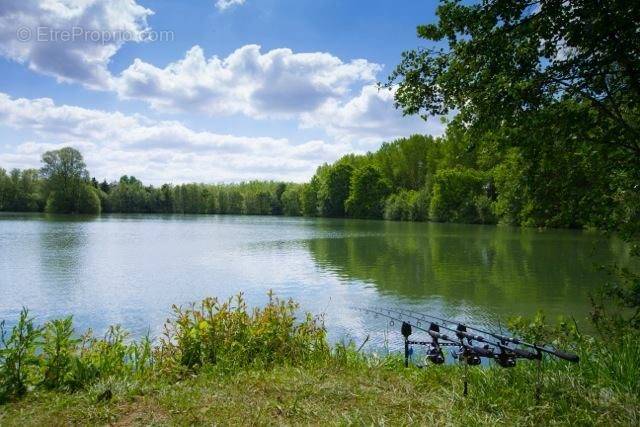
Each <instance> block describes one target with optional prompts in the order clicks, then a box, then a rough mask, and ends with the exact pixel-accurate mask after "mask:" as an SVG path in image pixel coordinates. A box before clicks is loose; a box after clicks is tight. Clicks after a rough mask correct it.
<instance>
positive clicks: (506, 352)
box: [352, 307, 580, 402]
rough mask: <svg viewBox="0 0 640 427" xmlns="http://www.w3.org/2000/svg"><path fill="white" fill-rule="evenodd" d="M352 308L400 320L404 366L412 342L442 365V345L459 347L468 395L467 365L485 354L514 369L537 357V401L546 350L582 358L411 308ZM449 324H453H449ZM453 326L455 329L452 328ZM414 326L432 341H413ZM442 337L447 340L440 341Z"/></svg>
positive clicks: (574, 360) (457, 355)
mask: <svg viewBox="0 0 640 427" xmlns="http://www.w3.org/2000/svg"><path fill="white" fill-rule="evenodd" d="M352 308H353V309H355V310H359V311H362V312H364V313H369V314H374V315H375V316H376V317H377V316H383V317H386V318H387V319H389V324H390V325H394V322H401V324H402V326H401V328H400V333H401V334H402V336H403V337H404V366H405V367H408V366H409V359H410V358H411V356H412V354H413V348H412V347H411V346H412V345H422V346H425V347H427V354H426V359H427V360H429V361H430V362H432V363H434V364H436V365H441V364H443V363H444V362H445V358H444V354H443V351H442V346H454V347H457V348H456V349H453V350H452V352H451V355H452V357H453V358H454V359H456V360H459V361H460V362H461V363H462V365H463V366H464V376H463V384H464V388H463V395H464V396H467V394H468V381H469V377H468V367H469V366H476V365H480V364H481V363H482V358H483V357H484V358H486V359H493V360H495V361H496V363H497V364H498V365H499V366H501V367H503V368H513V367H514V366H516V361H517V359H527V360H535V361H536V362H537V371H538V375H537V380H536V387H535V398H536V402H539V400H540V396H541V390H542V383H541V375H542V353H547V354H550V355H553V356H555V357H558V358H560V359H563V360H567V361H569V362H572V363H578V362H579V360H580V358H579V357H578V356H577V355H575V354H573V353H568V352H565V351H562V350H557V349H552V348H548V347H545V346H540V345H537V344H530V343H527V342H525V341H522V340H520V339H519V338H516V337H509V336H505V335H501V334H496V333H493V332H489V331H485V330H482V329H479V328H475V327H472V326H467V325H465V324H464V323H460V322H454V321H451V320H447V319H442V318H439V317H436V316H431V315H428V314H423V313H418V312H414V311H411V310H394V309H388V308H376V309H370V308H365V307H352ZM384 312H386V313H387V314H385V313H384ZM392 313H395V314H396V315H392ZM410 313H413V314H410ZM403 316H404V317H409V318H412V319H414V320H415V322H414V323H415V324H414V323H411V321H409V320H407V319H403ZM418 316H420V317H418ZM427 317H428V318H430V319H434V320H436V321H439V322H443V323H438V322H436V321H429V320H427V319H426V318H427ZM423 321H427V322H429V328H428V329H426V328H423V327H422V323H421V322H423ZM447 324H448V325H451V326H447ZM454 325H455V328H454V327H453V326H454ZM414 328H415V329H417V330H419V331H422V332H426V333H427V334H428V335H429V337H430V338H431V341H415V340H410V339H409V337H410V336H411V334H412V333H413V329H414ZM440 328H442V329H445V330H448V331H451V332H453V333H454V334H455V338H454V337H453V336H449V335H447V334H443V333H442V332H441V331H440ZM469 330H472V331H475V332H478V333H480V334H484V335H487V336H489V337H492V338H493V340H490V339H487V337H485V336H483V335H477V334H473V333H470V332H469ZM441 340H442V341H444V342H440V341H441ZM494 340H497V341H494ZM474 342H478V343H482V344H483V345H482V346H479V345H475V344H474ZM516 345H521V346H524V347H528V348H532V349H534V350H535V352H532V351H529V350H525V349H523V348H519V347H515V346H516ZM496 349H498V350H499V351H498V352H496ZM419 367H422V366H419Z"/></svg>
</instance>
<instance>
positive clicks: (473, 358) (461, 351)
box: [451, 347, 482, 366]
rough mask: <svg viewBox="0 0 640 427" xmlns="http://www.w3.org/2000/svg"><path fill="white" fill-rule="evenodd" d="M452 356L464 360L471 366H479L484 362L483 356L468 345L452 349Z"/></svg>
mask: <svg viewBox="0 0 640 427" xmlns="http://www.w3.org/2000/svg"><path fill="white" fill-rule="evenodd" d="M451 356H452V357H453V358H454V359H456V360H460V361H464V363H466V364H467V365H469V366H478V365H480V364H481V363H482V358H481V357H480V356H479V355H478V354H476V353H474V352H473V351H471V350H469V349H468V348H466V347H461V348H458V349H457V350H451Z"/></svg>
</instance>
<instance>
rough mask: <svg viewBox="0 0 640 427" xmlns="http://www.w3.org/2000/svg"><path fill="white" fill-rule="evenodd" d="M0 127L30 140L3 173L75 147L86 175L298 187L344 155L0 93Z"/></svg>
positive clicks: (4, 160)
mask: <svg viewBox="0 0 640 427" xmlns="http://www.w3.org/2000/svg"><path fill="white" fill-rule="evenodd" d="M0 122H2V123H3V124H4V125H5V126H10V127H13V128H16V129H20V130H27V131H32V132H33V134H34V135H35V140H30V141H27V142H24V143H21V144H19V145H17V146H15V147H13V150H12V151H10V152H6V153H3V154H0V164H1V165H2V166H3V167H5V168H11V167H21V168H23V167H37V166H38V163H37V162H38V159H39V156H40V154H41V153H43V152H44V151H46V150H50V149H54V148H59V147H62V146H67V145H71V146H75V147H78V148H80V149H81V150H82V152H83V153H84V154H85V157H86V160H87V164H88V165H89V168H90V170H91V172H92V174H93V175H95V176H97V177H100V178H102V177H107V178H109V179H115V178H118V177H119V176H120V175H122V174H134V175H136V176H138V177H139V178H141V179H143V180H145V181H146V182H151V183H155V184H159V183H162V182H166V181H173V182H189V181H201V182H213V181H240V180H248V179H281V180H294V181H304V180H306V179H308V178H309V177H310V176H311V175H312V174H313V172H314V170H315V168H316V167H317V165H318V163H319V162H324V161H333V160H335V159H337V158H338V157H339V156H341V155H342V154H345V153H347V152H349V151H350V149H351V147H349V146H347V145H343V144H327V143H325V142H323V141H319V140H314V141H308V142H306V143H303V144H295V143H292V142H291V141H289V140H288V139H286V138H272V137H242V136H235V135H224V134H216V133H213V132H207V131H196V130H194V129H191V128H189V127H187V126H185V125H184V124H182V123H180V122H177V121H156V120H151V119H149V118H147V117H144V116H140V115H125V114H122V113H119V112H106V111H99V110H90V109H85V108H80V107H75V106H68V105H56V104H55V103H54V102H53V100H51V99H49V98H41V99H24V98H19V99H14V98H11V97H10V96H9V95H7V94H3V93H0Z"/></svg>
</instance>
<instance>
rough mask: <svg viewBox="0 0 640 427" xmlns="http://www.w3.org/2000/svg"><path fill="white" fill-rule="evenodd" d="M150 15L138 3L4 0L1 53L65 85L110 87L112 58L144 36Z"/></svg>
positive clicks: (129, 0) (1, 5) (0, 15)
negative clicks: (129, 41) (127, 42)
mask: <svg viewBox="0 0 640 427" xmlns="http://www.w3.org/2000/svg"><path fill="white" fill-rule="evenodd" d="M152 13H153V12H152V11H151V10H149V9H146V8H144V7H142V6H140V5H138V4H137V3H136V2H135V0H47V1H40V0H2V2H0V55H2V56H5V57H7V58H9V59H11V60H14V61H17V62H20V63H24V64H26V65H27V66H28V67H29V68H30V69H32V70H34V71H36V72H39V73H42V74H47V75H50V76H54V77H55V78H57V79H58V81H61V82H78V83H81V84H83V85H85V86H87V87H90V88H93V89H109V88H111V85H112V76H111V73H110V72H109V70H108V68H107V66H108V64H109V61H110V59H111V57H112V56H113V55H115V54H116V52H117V51H118V49H120V47H121V46H122V44H123V43H124V42H125V41H128V40H131V41H141V40H142V39H143V38H144V34H145V31H147V30H148V26H147V17H148V16H149V15H151V14H152Z"/></svg>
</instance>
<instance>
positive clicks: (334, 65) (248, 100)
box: [118, 45, 380, 118]
mask: <svg viewBox="0 0 640 427" xmlns="http://www.w3.org/2000/svg"><path fill="white" fill-rule="evenodd" d="M379 70H380V66H379V65H377V64H374V63H371V62H368V61H366V60H364V59H357V60H353V61H350V62H348V63H345V62H343V61H341V60H340V59H339V58H337V57H335V56H333V55H331V54H329V53H320V52H315V53H294V52H292V51H291V50H290V49H274V50H271V51H269V52H266V53H261V51H260V46H257V45H247V46H243V47H241V48H239V49H237V50H236V51H234V52H233V53H231V54H230V55H229V56H227V57H226V58H224V59H220V58H218V57H217V56H213V57H211V58H209V59H206V58H205V56H204V52H203V50H202V48H200V47H199V46H194V47H193V48H191V49H190V50H189V51H188V52H187V53H186V55H185V57H184V59H182V60H180V61H177V62H174V63H171V64H169V65H167V66H166V67H165V68H158V67H156V66H154V65H152V64H149V63H146V62H143V61H141V60H139V59H136V60H135V62H134V63H133V64H132V65H131V66H130V67H129V68H127V69H126V70H124V71H123V72H122V75H121V77H120V78H119V81H118V93H119V94H120V96H121V97H123V98H126V99H142V100H145V101H147V102H148V103H149V104H151V106H152V107H154V108H155V109H158V110H168V111H186V112H194V111H199V112H203V113H206V114H210V115H219V114H233V113H242V114H245V115H247V116H249V117H253V118H265V117H295V116H296V115H297V114H300V113H303V112H310V111H314V110H316V109H317V108H318V107H319V106H320V105H322V104H323V103H324V102H326V101H327V100H330V99H337V98H342V97H344V96H347V95H348V94H349V91H350V88H351V87H352V85H354V84H357V83H360V84H362V83H363V82H365V83H366V82H372V81H375V75H376V73H377V72H378V71H379Z"/></svg>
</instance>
